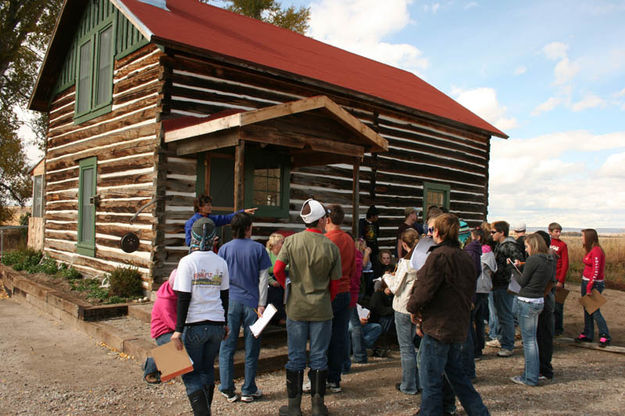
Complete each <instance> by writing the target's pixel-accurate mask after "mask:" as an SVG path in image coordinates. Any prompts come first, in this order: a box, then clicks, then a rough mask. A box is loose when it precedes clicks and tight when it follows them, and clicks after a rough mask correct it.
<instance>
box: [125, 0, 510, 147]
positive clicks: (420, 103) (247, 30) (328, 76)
mask: <svg viewBox="0 0 625 416" xmlns="http://www.w3.org/2000/svg"><path fill="white" fill-rule="evenodd" d="M113 2H114V3H118V4H120V3H121V5H122V7H121V8H122V9H124V6H125V8H126V9H127V10H125V14H126V15H127V17H128V18H129V19H130V20H131V21H132V22H133V23H134V24H135V25H137V26H138V27H141V26H144V28H147V30H148V31H149V32H151V33H152V40H158V39H162V40H164V41H169V42H172V43H175V44H182V45H188V46H191V47H193V48H197V49H202V50H206V51H210V52H213V53H217V54H219V55H223V56H226V57H231V58H235V59H238V60H243V61H247V62H251V63H255V64H258V65H261V66H264V67H268V68H275V69H278V70H281V71H285V72H288V73H292V74H296V75H300V76H304V77H307V78H311V79H314V80H319V81H323V82H326V83H329V84H332V85H336V86H339V87H343V88H347V89H350V90H354V91H357V92H361V93H365V94H368V95H371V96H374V97H378V98H381V99H383V100H386V101H390V102H392V103H396V104H400V105H403V106H406V107H410V108H413V109H416V110H419V111H421V112H424V113H430V114H433V115H435V116H439V117H443V118H446V119H450V120H454V121H457V122H460V123H463V124H466V125H469V126H472V127H475V128H478V129H480V130H484V131H486V132H489V133H491V134H493V135H495V136H499V137H504V138H505V137H508V136H507V135H506V134H505V133H503V132H501V131H500V130H499V129H497V128H496V127H494V126H492V125H491V124H490V123H488V122H486V121H485V120H483V119H482V118H480V117H478V116H477V115H475V114H473V113H472V112H471V111H469V110H467V109H466V108H464V107H463V106H461V105H460V104H458V103H457V102H456V101H454V100H453V99H452V98H450V97H448V96H447V95H445V94H444V93H442V92H441V91H439V90H437V89H436V88H434V87H433V86H431V85H429V84H428V83H426V82H425V81H423V80H422V79H420V78H418V77H417V76H416V75H414V74H412V73H410V72H407V71H404V70H401V69H398V68H394V67H392V66H389V65H385V64H382V63H380V62H376V61H373V60H371V59H367V58H364V57H362V56H359V55H356V54H353V53H350V52H347V51H344V50H342V49H339V48H336V47H333V46H330V45H328V44H325V43H322V42H319V41H316V40H314V39H312V38H309V37H306V36H303V35H300V34H298V33H295V32H292V31H290V30H285V29H282V28H279V27H276V26H274V25H271V24H267V23H263V22H260V21H258V20H255V19H252V18H249V17H246V16H242V15H239V14H236V13H232V12H229V11H227V10H224V9H220V8H218V7H214V6H210V5H207V4H204V3H201V2H200V1H199V0H167V7H168V9H169V11H167V10H164V9H161V8H159V7H155V6H152V5H149V4H146V3H143V2H140V1H138V0H114V1H113ZM122 11H124V10H122ZM128 12H130V13H128Z"/></svg>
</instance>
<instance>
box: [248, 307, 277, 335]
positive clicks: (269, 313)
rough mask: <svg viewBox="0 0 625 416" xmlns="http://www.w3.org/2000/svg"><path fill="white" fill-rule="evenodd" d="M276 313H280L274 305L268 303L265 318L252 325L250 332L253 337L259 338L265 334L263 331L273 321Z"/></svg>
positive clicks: (264, 313)
mask: <svg viewBox="0 0 625 416" xmlns="http://www.w3.org/2000/svg"><path fill="white" fill-rule="evenodd" d="M276 312H278V310H277V309H276V307H275V306H273V303H268V304H267V306H266V307H265V312H263V316H261V317H260V318H258V319H257V320H256V322H254V323H253V324H252V325H250V331H252V335H254V338H258V337H259V336H260V334H261V333H262V332H263V329H265V327H266V326H267V324H268V323H269V321H271V318H273V316H274V315H275V314H276Z"/></svg>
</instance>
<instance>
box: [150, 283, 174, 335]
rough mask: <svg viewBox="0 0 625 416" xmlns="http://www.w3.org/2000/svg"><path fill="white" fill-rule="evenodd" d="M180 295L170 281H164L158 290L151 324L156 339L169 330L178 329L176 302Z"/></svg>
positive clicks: (151, 330)
mask: <svg viewBox="0 0 625 416" xmlns="http://www.w3.org/2000/svg"><path fill="white" fill-rule="evenodd" d="M177 301H178V296H177V295H176V294H175V293H174V290H173V289H172V288H171V286H170V285H169V281H167V282H165V283H163V284H162V285H161V287H160V288H158V292H156V300H155V301H154V306H153V307H152V322H151V324H150V334H151V335H152V338H154V339H156V338H158V337H160V336H161V335H163V334H166V333H168V332H174V331H175V329H176V302H177Z"/></svg>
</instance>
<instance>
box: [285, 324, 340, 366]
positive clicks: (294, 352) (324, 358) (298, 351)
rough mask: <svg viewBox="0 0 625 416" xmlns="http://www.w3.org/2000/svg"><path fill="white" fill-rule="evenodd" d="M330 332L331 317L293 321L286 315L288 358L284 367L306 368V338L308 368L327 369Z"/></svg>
mask: <svg viewBox="0 0 625 416" xmlns="http://www.w3.org/2000/svg"><path fill="white" fill-rule="evenodd" d="M331 332H332V320H331V319H328V320H327V321H294V320H292V319H290V318H288V317H287V320H286V333H287V342H288V345H289V360H288V361H287V363H286V369H287V370H289V371H304V370H305V369H306V343H307V342H308V340H310V363H309V367H310V369H311V370H325V369H327V368H328V346H329V345H330V333H331Z"/></svg>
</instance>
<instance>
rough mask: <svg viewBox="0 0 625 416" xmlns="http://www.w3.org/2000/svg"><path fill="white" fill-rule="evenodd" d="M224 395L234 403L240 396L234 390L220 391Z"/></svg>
mask: <svg viewBox="0 0 625 416" xmlns="http://www.w3.org/2000/svg"><path fill="white" fill-rule="evenodd" d="M219 392H220V393H221V395H222V396H224V397H225V398H226V400H228V402H229V403H234V402H236V401H237V400H239V396H238V395H237V394H236V393H235V392H234V391H233V390H226V391H221V390H220V391H219Z"/></svg>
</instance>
